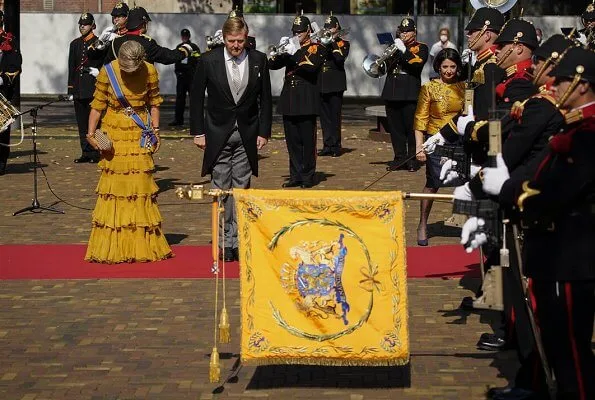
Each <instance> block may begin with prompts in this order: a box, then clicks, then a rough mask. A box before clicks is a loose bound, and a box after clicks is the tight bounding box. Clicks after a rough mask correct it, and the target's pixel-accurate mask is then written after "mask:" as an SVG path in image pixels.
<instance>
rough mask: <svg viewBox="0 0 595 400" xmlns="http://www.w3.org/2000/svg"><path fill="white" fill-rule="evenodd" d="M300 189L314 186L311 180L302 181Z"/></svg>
mask: <svg viewBox="0 0 595 400" xmlns="http://www.w3.org/2000/svg"><path fill="white" fill-rule="evenodd" d="M301 186H302V189H310V188H311V187H312V186H314V185H313V184H312V182H302V185H301Z"/></svg>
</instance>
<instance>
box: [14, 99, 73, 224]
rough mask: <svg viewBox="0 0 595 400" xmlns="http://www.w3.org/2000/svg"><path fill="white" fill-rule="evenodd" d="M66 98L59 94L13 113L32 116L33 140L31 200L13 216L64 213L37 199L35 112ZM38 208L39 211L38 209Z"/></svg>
mask: <svg viewBox="0 0 595 400" xmlns="http://www.w3.org/2000/svg"><path fill="white" fill-rule="evenodd" d="M66 100H68V98H67V97H65V96H60V97H59V98H58V100H52V101H48V102H47V103H44V104H40V105H38V106H35V107H33V108H32V109H30V110H27V111H24V112H21V113H20V114H17V115H15V117H18V116H22V115H24V114H30V115H31V117H32V118H33V126H31V132H32V133H33V135H32V136H31V140H32V141H33V202H32V203H31V205H30V206H29V207H25V208H22V209H20V210H18V211H15V212H14V213H12V215H13V216H15V215H18V214H21V213H24V212H27V211H30V212H32V213H40V212H42V211H50V212H54V213H57V214H64V211H62V210H58V209H57V208H54V207H51V206H42V205H41V204H40V203H39V200H38V199H37V140H36V139H37V112H38V111H39V110H41V109H42V108H44V107H45V106H48V105H50V104H53V103H56V102H59V101H66ZM38 210H39V211H38Z"/></svg>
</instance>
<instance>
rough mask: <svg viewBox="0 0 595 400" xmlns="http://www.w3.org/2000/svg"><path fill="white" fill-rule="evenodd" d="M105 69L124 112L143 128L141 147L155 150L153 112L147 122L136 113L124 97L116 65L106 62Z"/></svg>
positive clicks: (155, 137) (155, 138) (155, 139)
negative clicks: (152, 126) (115, 70)
mask: <svg viewBox="0 0 595 400" xmlns="http://www.w3.org/2000/svg"><path fill="white" fill-rule="evenodd" d="M112 62H113V61H112ZM105 70H106V71H107V76H108V78H109V81H110V83H111V85H112V88H113V89H114V93H115V94H116V97H117V99H118V101H119V102H120V105H121V106H122V107H123V108H124V113H125V114H126V115H128V116H129V117H130V118H132V120H133V121H134V122H135V123H136V124H137V125H138V127H139V128H140V129H141V130H142V134H141V137H140V147H142V148H146V149H148V150H153V149H154V148H155V146H157V136H156V135H155V133H154V132H153V129H151V127H150V125H151V124H150V121H151V114H150V113H148V116H147V123H146V124H145V123H144V122H143V120H142V118H141V117H140V116H139V115H138V114H137V113H136V111H134V108H132V106H131V105H130V103H129V102H128V100H127V99H126V97H124V93H122V89H121V88H120V83H119V82H118V78H116V73H115V72H114V67H113V66H112V63H109V64H105Z"/></svg>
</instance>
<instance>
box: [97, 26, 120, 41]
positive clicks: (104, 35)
mask: <svg viewBox="0 0 595 400" xmlns="http://www.w3.org/2000/svg"><path fill="white" fill-rule="evenodd" d="M116 36H118V35H117V34H116V32H114V27H113V26H108V27H107V28H105V29H104V30H103V32H101V35H99V39H100V40H101V41H103V42H109V41H111V40H113V39H115V38H116Z"/></svg>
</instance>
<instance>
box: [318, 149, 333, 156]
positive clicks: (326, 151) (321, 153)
mask: <svg viewBox="0 0 595 400" xmlns="http://www.w3.org/2000/svg"><path fill="white" fill-rule="evenodd" d="M318 155H319V156H320V157H325V156H332V155H333V151H332V150H331V149H322V150H320V151H319V152H318Z"/></svg>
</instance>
